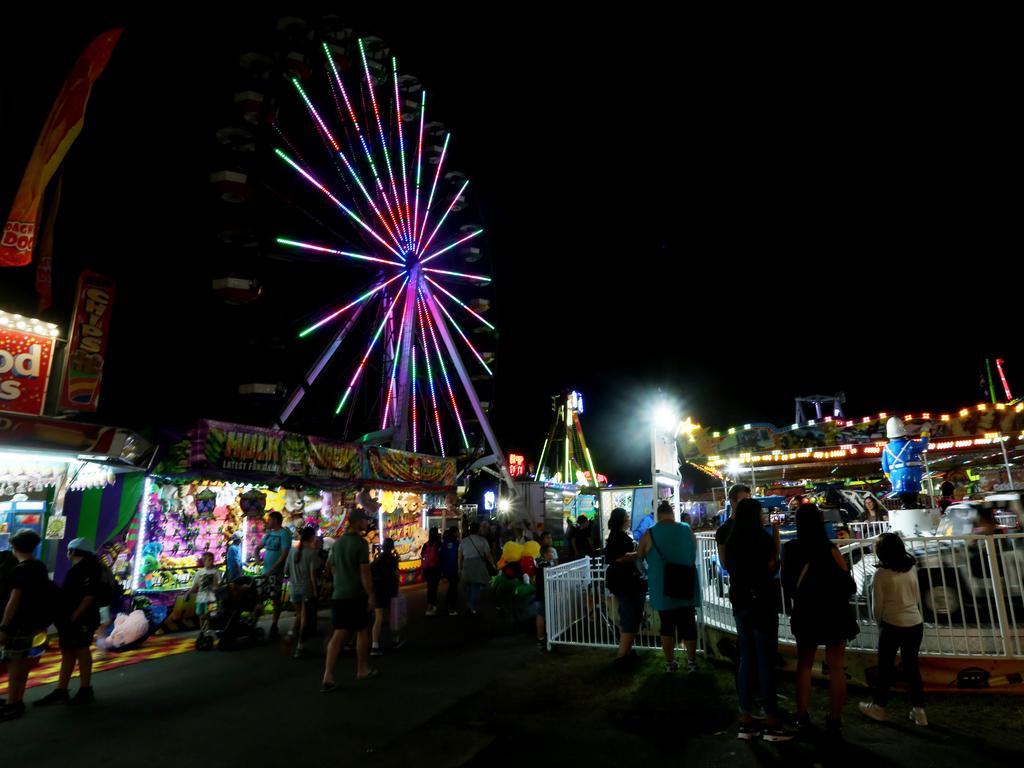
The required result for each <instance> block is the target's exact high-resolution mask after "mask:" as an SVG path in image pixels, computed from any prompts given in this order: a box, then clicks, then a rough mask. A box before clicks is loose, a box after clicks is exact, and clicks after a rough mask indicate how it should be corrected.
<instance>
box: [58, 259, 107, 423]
mask: <svg viewBox="0 0 1024 768" xmlns="http://www.w3.org/2000/svg"><path fill="white" fill-rule="evenodd" d="M113 300H114V281H113V280H110V279H108V278H105V277H102V276H101V275H98V274H96V273H95V272H89V271H85V272H83V273H82V275H81V277H79V279H78V298H77V299H76V301H75V315H74V318H73V319H72V325H71V337H70V340H69V341H68V355H67V360H65V362H64V378H63V381H62V383H61V391H60V407H61V408H64V409H66V410H72V411H95V410H96V407H97V405H99V399H100V380H101V379H102V378H103V362H104V356H105V355H106V353H107V337H108V336H109V335H110V305H111V303H112V302H113Z"/></svg>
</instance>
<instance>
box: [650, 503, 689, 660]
mask: <svg viewBox="0 0 1024 768" xmlns="http://www.w3.org/2000/svg"><path fill="white" fill-rule="evenodd" d="M639 557H640V558H641V559H643V560H646V561H647V581H648V584H649V585H650V595H651V606H652V607H653V608H654V609H655V610H656V611H657V612H658V618H659V619H660V620H661V651H662V653H663V654H664V656H665V671H666V672H674V671H675V670H677V669H679V663H678V662H677V661H676V659H675V653H676V643H677V642H678V641H679V640H680V639H681V640H682V641H683V644H684V645H685V646H686V670H687V672H690V673H693V672H696V671H697V617H696V610H697V609H696V606H698V605H700V584H699V582H698V581H697V537H696V536H694V533H693V530H692V529H691V528H690V526H689V525H687V524H686V523H677V522H676V513H675V510H674V509H672V505H671V504H669V502H667V501H662V502H661V503H660V504H659V505H658V514H657V522H656V523H655V524H654V525H652V526H651V527H650V528H648V529H647V533H645V534H644V535H643V538H642V539H640V549H639ZM670 563H672V564H675V565H676V566H682V569H677V571H678V572H679V573H684V574H688V577H689V578H688V580H689V584H688V585H683V586H685V587H686V589H687V591H688V592H689V594H688V595H682V594H678V593H677V594H670V593H672V592H673V589H674V588H678V586H679V585H672V584H667V583H666V580H665V570H666V566H667V565H668V564H670ZM684 580H686V577H684Z"/></svg>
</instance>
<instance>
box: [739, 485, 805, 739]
mask: <svg viewBox="0 0 1024 768" xmlns="http://www.w3.org/2000/svg"><path fill="white" fill-rule="evenodd" d="M733 521H734V522H733V525H732V530H731V531H730V533H729V539H728V541H727V542H726V551H727V552H728V556H729V559H728V560H727V561H726V568H728V569H729V601H730V602H731V603H732V612H733V616H734V617H735V618H736V636H737V640H738V643H739V665H738V666H737V668H736V693H737V694H738V697H739V706H740V716H739V721H740V722H739V731H738V733H737V735H738V736H739V738H741V739H744V740H749V739H753V738H756V737H757V736H758V735H760V736H761V737H762V738H763V739H764V740H765V741H789V740H790V739H792V738H793V734H792V733H790V732H789V731H788V730H787V729H786V728H785V726H784V725H783V722H782V718H781V717H780V714H779V704H778V695H777V692H776V688H775V671H774V669H773V668H774V666H775V655H776V653H778V646H779V608H780V607H781V606H780V604H779V599H778V598H779V595H778V591H777V589H776V584H775V574H776V573H777V572H778V569H779V527H778V525H773V526H772V533H771V534H769V533H767V532H766V531H765V529H764V527H763V525H762V520H761V504H760V503H759V502H758V501H757V499H751V498H745V499H741V500H740V502H739V504H737V505H736V513H735V515H734V517H733ZM755 678H756V680H757V686H756V688H757V693H758V695H759V696H760V698H761V703H762V705H763V707H764V711H765V721H764V728H763V729H762V728H760V727H758V725H757V723H756V722H755V720H754V717H753V711H754V688H755V686H754V682H755Z"/></svg>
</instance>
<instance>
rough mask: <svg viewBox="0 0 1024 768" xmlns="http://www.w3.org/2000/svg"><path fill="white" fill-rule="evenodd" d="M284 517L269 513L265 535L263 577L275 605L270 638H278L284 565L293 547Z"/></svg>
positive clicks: (276, 513)
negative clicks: (267, 528) (284, 525)
mask: <svg viewBox="0 0 1024 768" xmlns="http://www.w3.org/2000/svg"><path fill="white" fill-rule="evenodd" d="M283 521H284V517H282V515H281V513H280V512H277V511H274V512H271V513H270V514H269V515H267V525H268V526H269V528H270V530H269V531H267V533H266V535H265V536H264V537H263V543H262V545H261V546H262V547H263V574H262V575H263V578H265V579H267V581H268V583H269V587H270V600H271V602H272V603H273V605H274V616H273V620H272V621H271V624H270V639H271V640H274V639H275V638H277V636H278V633H279V630H278V628H277V623H278V622H279V621H280V620H281V584H282V581H283V580H284V566H285V563H286V562H287V561H288V553H289V552H290V551H291V548H292V535H291V533H290V532H289V531H288V530H286V529H285V528H284V527H283V525H282V523H283Z"/></svg>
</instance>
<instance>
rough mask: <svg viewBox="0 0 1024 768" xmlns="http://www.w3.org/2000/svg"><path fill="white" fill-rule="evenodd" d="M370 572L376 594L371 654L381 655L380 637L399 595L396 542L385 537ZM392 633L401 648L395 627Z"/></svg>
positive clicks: (395, 642) (374, 593)
mask: <svg viewBox="0 0 1024 768" xmlns="http://www.w3.org/2000/svg"><path fill="white" fill-rule="evenodd" d="M370 574H371V575H372V576H373V595H374V619H373V633H372V638H373V645H372V646H371V648H370V655H371V656H380V655H381V654H382V653H383V651H381V649H380V638H381V635H382V634H383V633H384V624H385V622H389V617H390V609H391V601H392V600H394V599H395V598H396V597H398V584H399V575H398V555H396V554H395V542H394V541H392V540H391V539H384V546H383V548H382V549H381V553H380V554H379V555H377V559H376V560H374V561H373V565H371V566H370ZM392 635H393V638H392V640H393V643H394V648H396V649H397V648H400V647H401V645H402V641H401V640H399V639H398V637H397V636H396V635H395V632H394V628H392Z"/></svg>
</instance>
